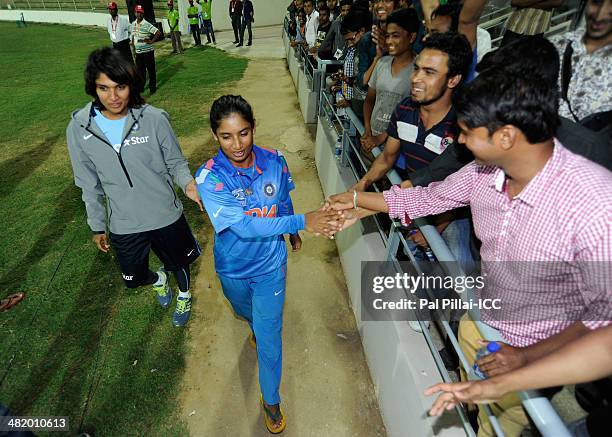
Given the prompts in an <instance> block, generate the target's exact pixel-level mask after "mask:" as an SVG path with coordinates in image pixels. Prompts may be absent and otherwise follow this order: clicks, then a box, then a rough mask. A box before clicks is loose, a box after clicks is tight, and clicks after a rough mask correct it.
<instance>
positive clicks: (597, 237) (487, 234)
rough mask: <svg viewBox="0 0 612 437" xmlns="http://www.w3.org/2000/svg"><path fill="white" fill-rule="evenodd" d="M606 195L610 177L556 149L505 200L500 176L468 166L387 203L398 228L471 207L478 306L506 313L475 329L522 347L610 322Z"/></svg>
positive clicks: (395, 193)
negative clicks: (480, 284)
mask: <svg viewBox="0 0 612 437" xmlns="http://www.w3.org/2000/svg"><path fill="white" fill-rule="evenodd" d="M610 186H612V173H610V172H609V171H608V170H606V169H605V168H603V167H601V166H599V165H597V164H595V163H593V162H591V161H589V160H587V159H586V158H583V157H581V156H578V155H576V154H574V153H572V152H570V151H569V150H567V149H566V148H565V147H563V146H562V145H561V144H560V143H559V142H558V141H556V140H555V146H554V151H553V154H552V156H551V158H550V159H549V160H548V162H547V163H546V165H545V166H544V168H543V169H542V170H541V171H540V172H539V173H538V174H537V175H536V176H535V177H534V178H533V179H532V180H531V181H530V182H529V183H528V184H527V186H526V187H525V188H524V189H523V190H522V191H521V193H520V194H518V195H517V196H515V197H514V198H512V199H509V198H508V194H507V192H506V189H505V187H506V175H505V173H504V171H503V170H502V169H501V168H498V167H483V166H479V165H477V164H476V163H475V162H472V163H470V164H468V165H466V166H465V167H463V168H462V169H461V170H459V171H458V172H456V173H454V174H452V175H450V176H449V177H447V178H446V179H445V180H444V181H442V182H434V183H431V184H430V185H429V186H428V187H416V188H413V189H407V190H402V189H400V188H399V187H393V188H392V189H391V190H390V191H385V192H384V197H385V201H386V203H387V205H388V206H389V215H390V216H391V217H392V218H400V219H401V220H402V223H404V224H408V221H409V220H410V218H417V217H423V216H428V215H432V214H440V213H442V212H444V211H448V210H450V209H454V208H458V207H462V206H467V205H469V206H470V208H471V210H472V217H473V220H474V231H475V233H476V236H477V237H478V238H479V240H480V241H481V242H482V247H481V249H480V254H481V257H482V261H483V274H486V276H485V287H484V288H483V289H482V290H480V297H481V298H492V299H495V298H500V299H502V302H501V304H502V306H503V307H505V308H502V310H498V311H501V312H497V313H496V312H495V310H484V309H481V317H482V320H483V321H484V322H486V323H487V324H488V325H490V326H492V327H494V328H496V329H498V330H499V331H500V332H501V334H502V335H503V337H504V338H505V339H506V340H507V341H508V343H509V344H511V345H513V346H519V347H524V346H528V345H530V344H533V343H536V342H539V341H542V340H544V339H546V338H548V337H550V336H552V335H554V334H556V333H558V332H560V331H562V330H564V329H565V328H567V327H568V326H570V325H571V324H572V323H574V322H575V321H578V320H580V321H582V322H583V323H584V325H585V326H586V327H588V328H589V329H596V328H598V327H602V326H606V325H608V324H609V323H610V322H609V321H610V320H612V274H611V273H610V272H611V271H612V269H611V268H610V261H612V191H611V190H610ZM545 263H546V264H545ZM488 266H492V268H488ZM601 266H604V269H603V272H602V271H601V269H599V270H597V269H596V268H595V269H594V267H597V268H599V267H601ZM593 272H595V273H596V274H593ZM525 273H527V274H528V275H529V276H526V275H525ZM509 278H512V279H513V280H514V283H513V284H510V285H509ZM500 285H501V286H500Z"/></svg>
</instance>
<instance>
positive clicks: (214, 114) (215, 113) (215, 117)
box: [210, 95, 255, 133]
mask: <svg viewBox="0 0 612 437" xmlns="http://www.w3.org/2000/svg"><path fill="white" fill-rule="evenodd" d="M231 114H238V115H240V116H241V117H242V118H244V119H245V120H246V121H247V122H248V123H249V124H250V125H251V127H255V118H254V117H253V109H252V108H251V105H249V102H247V101H246V100H245V99H244V98H243V97H242V96H233V95H225V96H221V97H219V98H218V99H217V100H215V101H214V102H213V104H212V106H211V108H210V127H211V129H212V131H213V132H215V133H216V132H217V129H219V125H220V124H221V121H223V119H224V118H226V117H229V116H230V115H231Z"/></svg>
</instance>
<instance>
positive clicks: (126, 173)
mask: <svg viewBox="0 0 612 437" xmlns="http://www.w3.org/2000/svg"><path fill="white" fill-rule="evenodd" d="M134 124H136V123H134ZM134 124H132V126H131V127H130V130H129V131H128V132H127V134H125V137H123V140H122V141H121V144H122V145H123V142H124V141H125V140H126V138H127V137H128V135H130V134H131V133H132V129H133V128H134ZM81 127H82V128H85V130H86V131H87V132H89V133H90V134H92V135H93V136H94V137H96V138H97V139H99V140H100V141H102V142H103V143H104V144H106V145H108V146H109V147H110V148H111V149H113V152H115V154H116V155H117V158H119V164H121V168H122V169H123V173H124V174H125V177H126V179H127V181H128V184H129V185H130V188H134V184H133V183H132V178H130V174H129V173H128V171H127V168H126V166H125V163H124V162H123V157H122V156H121V148H120V149H119V152H117V151H116V150H115V148H114V147H113V145H112V144H110V143H109V142H108V141H106V140H105V139H104V138H100V136H99V135H98V134H96V133H95V132H92V131H91V130H90V129H89V126H83V125H81ZM175 197H176V194H175Z"/></svg>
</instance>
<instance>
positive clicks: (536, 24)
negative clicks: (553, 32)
mask: <svg viewBox="0 0 612 437" xmlns="http://www.w3.org/2000/svg"><path fill="white" fill-rule="evenodd" d="M551 18H552V9H549V10H547V11H546V10H544V9H535V8H516V9H515V10H514V12H512V15H510V17H509V18H508V21H507V22H506V29H508V30H511V31H512V32H514V33H518V34H521V35H538V34H540V33H544V32H546V31H547V30H548V28H549V27H550V19H551Z"/></svg>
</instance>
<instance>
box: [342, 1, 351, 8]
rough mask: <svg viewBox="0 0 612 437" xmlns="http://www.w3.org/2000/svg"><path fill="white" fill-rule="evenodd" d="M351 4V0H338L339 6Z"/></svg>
mask: <svg viewBox="0 0 612 437" xmlns="http://www.w3.org/2000/svg"><path fill="white" fill-rule="evenodd" d="M342 6H353V0H340V7H342Z"/></svg>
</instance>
